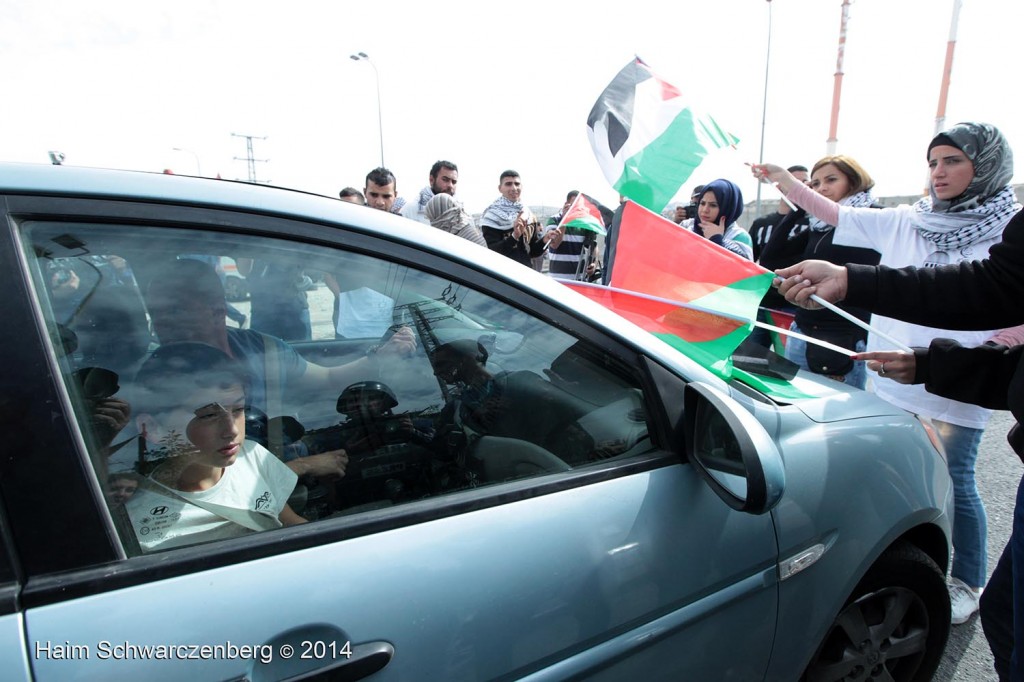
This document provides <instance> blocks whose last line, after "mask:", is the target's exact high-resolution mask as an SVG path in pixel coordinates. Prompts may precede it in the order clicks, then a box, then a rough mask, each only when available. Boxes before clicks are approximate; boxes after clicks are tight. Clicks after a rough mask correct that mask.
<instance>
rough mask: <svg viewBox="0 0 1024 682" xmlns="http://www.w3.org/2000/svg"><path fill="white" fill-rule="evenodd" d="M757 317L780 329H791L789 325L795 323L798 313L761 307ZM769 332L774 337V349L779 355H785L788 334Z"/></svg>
mask: <svg viewBox="0 0 1024 682" xmlns="http://www.w3.org/2000/svg"><path fill="white" fill-rule="evenodd" d="M757 319H758V320H759V321H761V322H765V323H767V324H770V325H773V326H775V327H778V328H780V329H789V325H791V324H793V320H795V319H796V315H795V314H793V313H790V312H786V311H784V310H775V309H774V308H760V309H759V310H758V311H757ZM769 333H770V335H771V339H772V349H773V350H774V351H775V352H776V353H778V354H779V355H783V354H784V353H785V351H786V336H785V335H783V334H779V333H778V332H775V331H770V332H769Z"/></svg>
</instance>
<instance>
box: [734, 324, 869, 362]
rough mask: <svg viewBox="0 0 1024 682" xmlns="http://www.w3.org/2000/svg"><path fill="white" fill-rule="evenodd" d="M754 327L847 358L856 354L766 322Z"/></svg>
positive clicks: (847, 349)
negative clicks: (819, 347) (798, 340)
mask: <svg viewBox="0 0 1024 682" xmlns="http://www.w3.org/2000/svg"><path fill="white" fill-rule="evenodd" d="M754 326H755V327H760V328H761V329H767V330H768V331H772V332H778V333H779V334H784V335H786V336H791V337H793V338H794V339H800V340H801V341H806V342H807V343H810V344H814V345H815V346H821V347H822V348H827V349H828V350H830V351H834V352H836V353H839V354H841V355H845V356H846V357H848V358H852V357H853V356H854V355H856V354H857V351H853V350H850V349H849V348H843V347H842V346H837V345H835V344H834V343H829V342H828V341H822V340H821V339H816V338H814V337H813V336H807V335H805V334H801V333H799V332H794V331H790V330H788V329H783V328H782V327H776V326H775V325H772V324H768V323H767V322H757V321H755V322H754Z"/></svg>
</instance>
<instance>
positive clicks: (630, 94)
mask: <svg viewBox="0 0 1024 682" xmlns="http://www.w3.org/2000/svg"><path fill="white" fill-rule="evenodd" d="M587 126H588V129H589V130H588V132H589V135H590V144H591V146H593V148H594V155H595V156H597V162H598V163H599V164H600V166H601V170H602V171H603V172H604V175H605V177H606V178H608V182H610V183H611V184H612V185H613V186H614V187H615V189H616V190H617V191H618V192H619V194H621V195H623V196H625V197H627V198H629V199H632V200H633V201H635V202H636V203H638V204H640V205H641V206H644V207H645V208H649V209H651V210H652V211H656V212H659V213H660V212H661V211H662V210H663V209H664V208H665V207H666V206H667V205H668V204H669V202H670V201H672V198H673V197H674V196H675V195H676V194H677V193H678V192H679V189H680V188H681V187H682V186H683V183H685V182H686V181H687V180H688V179H689V177H690V175H691V174H692V173H693V171H694V170H696V168H697V166H699V165H700V163H701V162H702V161H703V160H704V157H706V156H707V155H708V152H710V151H712V150H714V149H720V148H722V147H728V146H730V145H734V144H736V143H737V142H739V138H737V137H736V136H734V135H732V134H730V133H728V132H726V131H724V130H722V128H721V127H720V126H719V125H718V123H716V122H715V120H714V119H713V118H711V117H710V116H704V115H701V114H699V113H697V112H695V111H694V110H693V109H692V108H691V107H688V106H686V105H685V103H684V102H683V98H682V96H681V95H680V93H679V91H678V90H677V89H676V88H675V87H674V86H672V85H670V84H668V83H666V82H665V81H663V80H661V79H660V78H658V77H657V76H656V75H655V74H654V73H653V72H652V71H651V70H650V68H649V67H648V66H647V64H645V63H644V62H643V61H641V60H640V58H639V57H637V58H635V59H634V60H633V61H632V62H630V63H629V64H627V65H626V67H625V68H624V69H622V71H620V72H619V73H618V75H617V76H615V78H614V79H613V80H612V82H611V83H609V84H608V87H606V88H605V89H604V92H602V93H601V96H600V97H598V99H597V102H596V103H595V104H594V108H593V109H591V110H590V116H589V117H588V118H587Z"/></svg>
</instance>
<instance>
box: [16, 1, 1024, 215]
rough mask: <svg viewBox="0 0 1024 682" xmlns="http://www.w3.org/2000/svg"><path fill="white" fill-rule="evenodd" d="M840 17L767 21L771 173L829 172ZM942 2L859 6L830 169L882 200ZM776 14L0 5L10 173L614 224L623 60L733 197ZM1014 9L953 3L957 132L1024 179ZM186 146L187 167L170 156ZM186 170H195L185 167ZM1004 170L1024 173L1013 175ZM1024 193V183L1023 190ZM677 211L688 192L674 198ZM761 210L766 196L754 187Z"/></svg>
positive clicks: (906, 189) (933, 81)
mask: <svg viewBox="0 0 1024 682" xmlns="http://www.w3.org/2000/svg"><path fill="white" fill-rule="evenodd" d="M841 5H842V2H841V0H775V1H774V2H772V3H771V5H770V9H771V12H772V21H773V33H772V49H771V64H770V77H769V87H768V108H767V132H766V137H765V142H764V148H765V152H764V158H765V160H767V161H774V162H777V163H780V164H782V165H790V164H793V163H803V164H805V165H807V166H810V165H811V164H813V163H814V161H815V160H817V159H818V158H819V157H821V156H823V155H824V154H825V140H826V138H827V137H828V125H829V114H830V110H831V103H832V88H833V81H834V78H833V76H834V73H835V67H836V49H837V42H838V35H839V20H840V14H841ZM952 7H953V0H854V2H853V3H852V5H851V9H850V15H851V20H850V25H849V33H848V37H847V48H846V58H845V67H844V70H845V73H846V75H845V78H844V80H843V92H842V108H841V113H840V120H839V135H838V138H839V142H838V151H839V152H840V153H845V154H850V155H852V156H854V157H855V158H856V159H857V160H858V161H860V162H861V164H862V165H863V166H864V167H865V168H866V169H867V170H868V172H869V173H871V174H872V175H873V176H874V178H875V180H876V183H877V186H876V194H877V195H879V196H886V195H893V194H912V193H915V192H920V191H921V190H922V189H923V186H924V182H925V171H926V164H925V150H926V147H927V144H928V142H929V140H930V139H931V137H932V135H933V132H934V126H935V114H936V108H937V103H938V95H939V84H940V81H941V76H942V66H943V61H944V58H945V52H946V43H947V40H948V37H949V27H950V20H951V16H952ZM768 17H769V3H767V2H765V1H764V0H711V1H707V0H704V1H702V2H696V1H694V0H679V1H677V2H663V1H659V2H651V1H649V0H634V1H633V2H622V1H621V0H616V1H614V2H609V1H605V0H592V1H589V2H552V1H551V0H546V1H543V2H541V1H535V0H522V1H519V2H516V1H515V0H513V1H511V2H504V3H501V4H499V3H486V2H479V0H478V1H476V2H469V1H464V0H449V1H448V2H444V3H431V2H426V1H423V0H408V1H407V0H391V1H385V2H344V1H342V0H292V1H291V2H264V1H262V0H173V1H171V0H165V1H163V2H160V1H157V0H146V1H140V0H94V1H91V2H83V1H81V0H0V26H2V27H3V30H2V31H0V64H2V68H0V93H2V95H3V113H2V115H0V121H2V122H3V125H2V126H0V160H2V161H29V162H36V163H47V162H48V160H47V155H46V153H47V151H48V150H59V151H62V152H64V153H65V154H66V156H67V161H66V163H67V164H69V165H83V166H103V167H117V168H132V169H140V170H153V171H160V170H162V169H163V168H172V169H173V170H175V171H176V172H179V173H183V174H195V173H196V171H197V166H198V167H201V170H202V174H203V175H208V176H212V175H215V174H217V173H220V174H221V175H222V176H223V177H225V178H242V179H244V178H246V177H247V170H246V165H245V163H244V161H235V160H233V158H234V157H236V156H237V157H244V156H245V141H244V140H243V139H241V138H236V137H232V136H231V134H232V133H242V134H250V135H256V136H265V137H266V138H267V139H266V140H256V141H255V152H256V154H255V155H256V157H257V158H261V159H269V161H268V162H267V163H259V164H257V174H258V177H259V178H260V179H261V180H270V181H271V182H272V183H273V184H277V185H282V186H288V187H295V188H299V189H304V190H308V191H313V192H319V193H323V194H329V195H333V196H337V191H338V190H339V189H340V188H341V187H343V186H345V185H353V186H356V187H359V188H361V187H362V185H363V178H364V177H365V175H366V172H367V171H368V170H370V169H371V168H373V167H374V166H376V165H378V164H379V162H380V146H379V138H378V126H377V101H376V100H377V95H376V89H375V88H376V85H375V80H374V70H373V68H372V67H371V66H370V64H368V63H365V62H355V61H352V60H350V59H349V55H350V54H352V53H353V52H359V51H362V52H366V53H368V54H369V55H370V57H371V58H372V60H373V63H374V64H375V65H376V67H377V69H378V71H379V74H380V91H381V100H382V102H381V109H382V117H383V131H384V157H385V158H384V160H385V163H386V165H387V166H389V167H390V168H391V169H392V170H393V171H394V173H395V175H396V176H397V177H398V190H399V194H400V195H406V196H414V195H415V194H416V193H417V192H418V191H419V189H420V188H421V187H423V186H424V185H425V184H426V182H427V171H428V170H429V168H430V165H431V164H432V163H433V162H434V161H435V160H437V159H439V158H445V159H450V160H452V161H454V162H456V163H457V164H458V166H459V170H460V178H459V179H460V184H459V190H458V194H457V196H458V197H459V198H460V199H462V200H463V201H464V202H465V204H466V207H467V209H469V210H470V211H471V212H479V211H480V210H482V209H483V208H484V206H486V205H487V204H488V203H490V201H492V200H493V199H494V198H495V197H496V196H497V194H498V192H497V184H498V175H499V173H500V172H501V171H502V170H504V169H505V168H514V169H516V170H518V171H519V172H520V174H521V175H522V178H523V184H524V191H523V200H524V201H525V202H526V203H528V204H534V205H538V204H547V205H559V204H561V202H562V200H563V199H564V196H565V193H566V192H567V191H568V190H569V189H573V188H577V189H581V190H583V191H585V192H588V193H590V194H593V195H595V196H596V197H597V198H599V199H601V200H602V201H605V202H608V203H610V204H614V202H615V199H616V195H615V193H614V191H613V190H612V189H611V188H610V186H609V184H608V182H607V181H606V180H605V179H604V176H603V175H602V174H601V172H600V169H599V168H598V166H597V163H596V161H595V159H594V155H593V152H592V151H591V149H590V145H589V141H588V139H587V134H586V117H587V114H588V113H589V112H590V108H591V106H592V105H593V104H594V101H595V99H596V98H597V96H598V94H599V93H600V92H601V90H602V89H603V88H604V87H605V85H607V83H608V82H609V81H610V80H611V79H612V77H614V75H615V74H616V73H617V72H618V71H619V69H621V68H622V67H623V66H624V65H625V64H626V63H627V62H628V61H629V60H630V59H631V58H632V57H633V55H634V54H638V55H639V56H640V57H641V58H643V59H644V60H645V61H646V62H647V63H648V64H650V65H651V67H652V68H653V69H654V70H655V72H657V73H659V74H660V75H661V76H662V77H663V78H664V79H665V80H667V81H668V82H670V83H672V84H674V85H676V86H677V87H678V88H679V89H680V90H681V91H682V92H683V95H684V97H687V98H689V99H690V100H692V101H693V102H694V103H696V104H699V105H700V106H701V107H702V108H703V109H704V110H705V111H707V112H708V113H710V114H711V115H713V116H714V117H715V118H716V119H718V121H719V122H720V123H722V124H723V126H724V127H725V128H727V129H728V130H730V131H731V132H733V133H734V134H736V135H737V136H739V137H740V138H741V144H740V150H741V151H740V154H736V153H734V152H721V153H719V155H718V158H716V159H713V160H711V161H709V162H707V163H706V164H705V165H704V166H702V167H701V168H700V169H698V171H697V173H696V174H695V175H694V177H692V178H691V179H690V181H689V182H687V188H689V187H690V186H692V185H693V184H696V183H698V182H706V181H708V180H711V179H713V178H714V177H719V176H724V177H729V178H730V179H732V180H734V181H737V182H739V183H740V185H741V187H742V188H743V190H744V195H745V198H746V199H747V200H750V199H753V198H754V196H755V192H756V185H755V184H754V183H753V181H752V180H750V179H749V172H748V171H747V169H746V168H745V167H744V166H743V165H742V161H746V160H749V161H756V160H757V158H758V155H759V154H758V151H759V146H760V139H761V117H762V97H763V87H764V76H765V53H766V41H767V33H768ZM1022 26H1024V2H1020V0H964V3H963V9H962V11H961V14H960V23H959V33H958V42H957V47H956V57H955V60H954V64H953V78H952V86H951V90H950V95H949V102H948V105H947V111H946V121H947V124H953V123H955V122H957V121H961V120H978V121H986V122H989V123H993V124H995V125H996V126H998V127H999V128H1000V129H1001V130H1002V131H1003V133H1004V134H1005V135H1006V137H1007V139H1008V140H1009V142H1010V144H1011V146H1014V147H1016V148H1017V150H1018V153H1019V154H1020V155H1022V156H1018V159H1024V116H1022V115H1021V113H1022V109H1024V107H1022V106H1020V105H1021V99H1022V97H1024V96H1022V95H1021V93H1020V88H1019V75H1020V72H1021V70H1022V65H1021V64H1020V63H1019V60H1016V59H1014V58H1013V57H1014V56H1015V55H1017V54H1018V49H1017V48H1018V44H1019V42H1020V40H1021V38H1020V35H1021V27H1022ZM175 147H179V148H183V149H187V150H189V152H175V151H172V150H173V148H175ZM197 162H198V164H197ZM1018 167H1019V168H1022V169H1024V161H1019V163H1018ZM1022 180H1024V173H1021V172H1018V173H1017V175H1016V177H1015V181H1016V182H1020V181H1022ZM688 191H689V190H688V189H686V192H688ZM762 197H763V199H765V200H767V201H768V202H769V203H771V204H774V203H775V201H776V200H777V197H778V195H777V194H776V193H775V191H774V190H772V189H770V188H766V189H765V190H764V192H763V194H762Z"/></svg>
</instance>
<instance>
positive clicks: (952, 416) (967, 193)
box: [754, 123, 1021, 624]
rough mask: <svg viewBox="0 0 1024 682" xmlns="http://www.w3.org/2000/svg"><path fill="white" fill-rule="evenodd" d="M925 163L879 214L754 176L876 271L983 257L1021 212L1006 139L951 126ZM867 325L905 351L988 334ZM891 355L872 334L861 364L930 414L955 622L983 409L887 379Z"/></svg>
mask: <svg viewBox="0 0 1024 682" xmlns="http://www.w3.org/2000/svg"><path fill="white" fill-rule="evenodd" d="M926 158H927V159H928V165H929V168H930V173H931V175H930V183H929V184H930V186H929V192H928V196H927V197H924V198H923V199H921V200H920V201H918V202H917V203H915V204H914V205H913V206H896V207H893V208H884V209H880V210H868V209H863V208H854V207H850V206H840V205H838V204H835V203H833V202H831V201H828V200H827V199H824V198H823V197H821V196H819V195H816V194H814V193H813V192H811V191H810V190H808V189H807V188H805V187H803V186H800V185H799V183H798V182H796V181H795V180H794V179H793V178H792V176H790V175H789V174H788V173H786V171H785V170H783V169H782V168H780V167H778V166H774V165H756V166H754V175H755V176H756V177H758V178H762V179H764V178H767V179H770V180H773V181H776V182H778V183H779V188H780V189H781V190H782V191H783V192H785V193H786V194H787V196H788V197H789V198H790V199H791V200H792V201H794V202H795V203H796V204H797V205H799V206H802V207H804V208H805V209H807V211H808V212H809V213H811V214H813V215H814V216H816V217H818V218H819V219H821V220H822V221H824V222H825V223H828V224H833V225H837V228H836V236H835V242H836V243H837V244H839V243H842V244H847V245H851V246H861V247H865V248H873V249H875V250H876V251H878V252H879V253H880V254H881V261H880V264H881V265H885V266H889V267H893V268H902V267H906V266H918V267H920V266H924V267H934V266H938V265H946V264H956V263H963V262H968V261H975V260H982V259H984V258H986V257H987V256H988V252H989V248H990V247H991V246H993V245H994V244H997V243H998V242H999V241H1000V240H1001V239H1002V233H1003V229H1004V228H1005V227H1006V224H1007V223H1008V222H1009V221H1010V218H1011V217H1013V215H1014V214H1016V213H1017V211H1019V210H1020V208H1021V206H1020V204H1019V203H1017V201H1016V197H1015V195H1014V192H1013V188H1012V187H1011V186H1010V184H1009V182H1010V178H1011V177H1012V176H1013V152H1012V151H1011V150H1010V146H1009V145H1008V144H1007V142H1006V139H1005V138H1004V137H1003V135H1002V133H1000V132H999V130H998V129H996V128H995V126H992V125H989V124H987V123H958V124H957V125H955V126H953V127H952V128H950V129H949V130H946V131H944V132H942V133H940V134H938V135H936V136H935V138H934V139H932V141H931V144H929V145H928V151H927V157H926ZM787 176H789V177H787ZM871 324H872V327H873V328H875V329H877V330H878V331H879V332H882V333H886V334H888V335H890V336H892V337H893V338H895V339H897V340H899V341H901V342H903V343H904V344H906V345H908V346H924V347H927V346H929V345H930V343H931V341H932V340H933V339H935V338H950V339H954V340H956V341H958V342H959V343H960V344H961V345H963V346H978V345H981V344H983V343H985V342H986V341H987V340H989V339H990V338H992V337H993V336H994V335H995V334H996V332H997V330H989V331H981V332H964V331H952V330H947V329H936V328H933V327H923V326H920V325H914V324H908V323H906V322H901V321H898V320H895V319H892V318H888V317H882V316H879V315H874V316H873V317H872V319H871ZM890 349H891V345H890V344H888V343H886V342H885V341H884V340H881V339H880V338H878V337H877V335H875V334H870V335H869V337H868V351H869V353H868V354H867V355H866V357H865V358H864V359H868V360H870V361H871V362H870V364H869V367H870V368H871V369H874V370H876V371H877V372H878V376H877V377H876V378H875V379H873V381H872V383H873V387H874V391H875V393H877V394H878V395H879V396H881V397H882V398H884V399H886V400H887V401H889V402H890V403H893V404H894V405H897V406H898V407H902V408H904V409H906V410H909V411H911V412H914V413H916V414H921V415H923V416H926V417H930V418H931V419H932V421H933V423H934V425H935V427H936V431H937V432H938V434H939V436H940V438H941V439H942V441H943V444H944V445H945V449H946V457H947V464H948V466H949V473H950V477H951V478H952V479H953V499H954V504H955V517H954V520H953V550H954V552H953V568H952V571H951V578H950V582H949V593H950V599H951V602H952V606H953V615H952V618H953V623H954V624H959V623H963V622H965V621H967V620H968V619H969V618H970V616H971V614H972V613H974V611H976V610H977V609H978V599H979V595H980V593H981V588H982V587H983V586H984V584H985V577H986V575H987V566H986V551H985V535H986V520H985V508H984V506H983V505H982V503H981V498H980V497H979V496H978V491H977V486H976V485H975V482H974V462H975V459H976V458H977V454H978V444H979V442H980V440H981V435H982V432H983V430H984V428H985V425H986V423H987V422H988V419H989V416H990V414H991V413H990V412H989V411H988V410H986V409H983V408H981V407H978V406H975V405H968V404H966V403H961V402H957V401H954V400H950V399H947V398H941V397H939V396H936V395H933V394H931V393H928V392H926V391H925V390H924V386H922V385H904V384H902V383H896V382H895V381H893V380H892V379H891V378H890V377H887V376H886V372H885V365H886V363H887V362H894V361H896V360H900V361H904V360H905V358H906V356H905V355H904V354H901V353H899V352H898V351H891V350H890ZM894 366H898V365H894Z"/></svg>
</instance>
